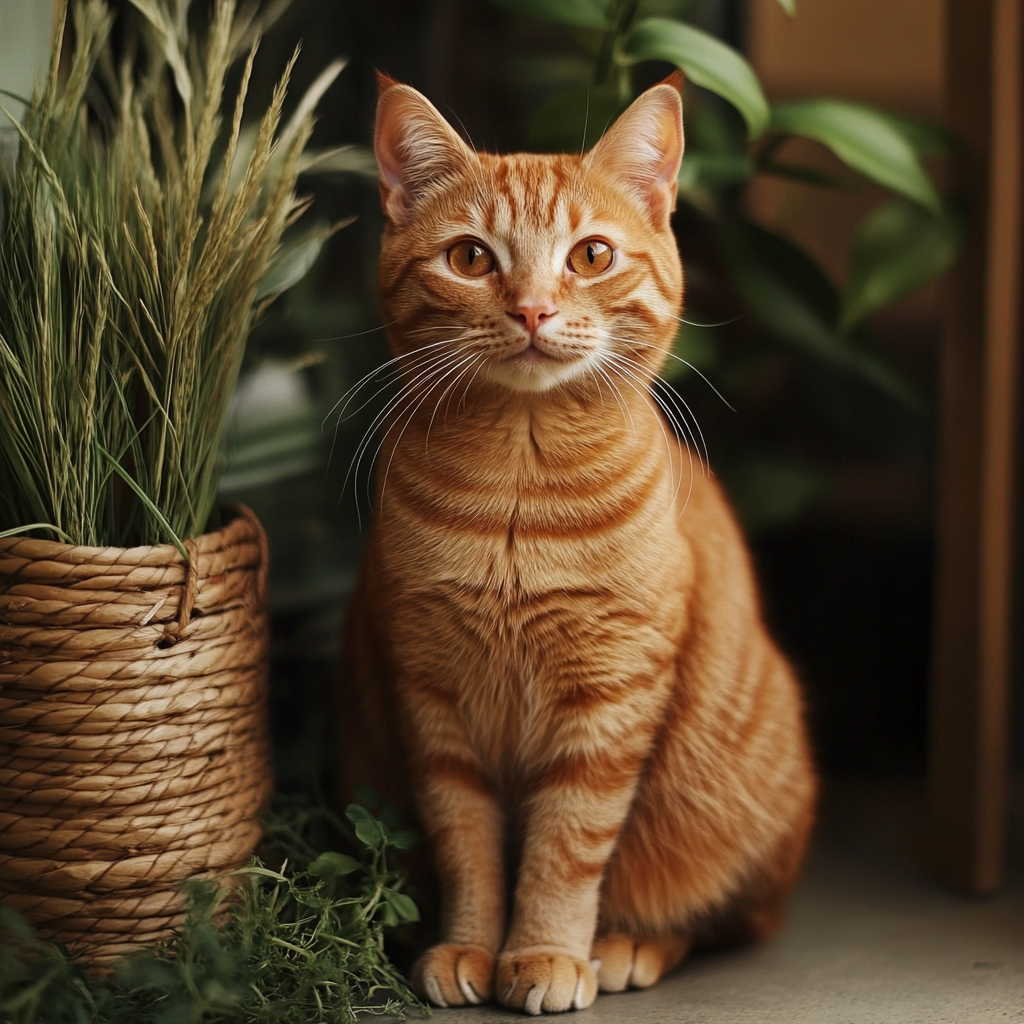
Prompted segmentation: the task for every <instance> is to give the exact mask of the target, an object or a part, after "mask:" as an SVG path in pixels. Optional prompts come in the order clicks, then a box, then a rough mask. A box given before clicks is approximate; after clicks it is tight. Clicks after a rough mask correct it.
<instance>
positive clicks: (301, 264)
mask: <svg viewBox="0 0 1024 1024" xmlns="http://www.w3.org/2000/svg"><path fill="white" fill-rule="evenodd" d="M325 237H326V236H325V232H324V230H323V229H322V228H319V229H316V230H314V231H311V232H310V233H309V234H308V235H306V236H305V237H304V238H301V239H300V240H299V241H298V242H294V243H292V244H291V245H289V246H287V247H286V248H285V249H283V250H282V252H281V254H280V255H279V256H278V257H277V259H276V260H274V262H273V263H272V264H271V265H270V266H269V267H268V268H267V272H266V273H265V274H264V275H263V278H262V279H261V281H260V283H259V287H258V288H257V289H256V301H257V302H259V301H260V299H266V298H269V297H270V296H272V295H280V294H281V292H286V291H288V289H289V288H291V287H292V286H293V285H296V284H298V283H299V282H300V281H301V280H302V279H303V278H304V277H305V276H306V274H308V273H309V268H310V267H312V266H313V264H314V263H315V262H316V258H317V256H319V255H320V250H321V249H322V248H323V245H324V239H325Z"/></svg>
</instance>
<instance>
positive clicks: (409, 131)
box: [373, 72, 477, 223]
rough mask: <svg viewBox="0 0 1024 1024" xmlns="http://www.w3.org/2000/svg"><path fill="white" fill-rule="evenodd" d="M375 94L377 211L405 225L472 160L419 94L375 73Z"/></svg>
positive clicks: (468, 165)
mask: <svg viewBox="0 0 1024 1024" xmlns="http://www.w3.org/2000/svg"><path fill="white" fill-rule="evenodd" d="M377 89H378V98H377V126H376V128H375V130H374V136H373V147H374V151H375V153H376V155H377V166H378V167H379V168H380V198H381V205H382V206H383V207H384V212H385V213H386V214H387V215H388V217H390V218H391V219H392V220H394V221H397V222H399V223H404V222H405V221H407V220H408V219H409V218H410V217H411V216H412V213H413V210H414V208H415V207H416V205H417V203H418V202H419V201H420V200H421V199H422V198H423V196H424V195H425V194H426V193H427V192H428V191H429V190H430V189H431V188H432V187H435V186H437V185H439V184H441V183H443V182H444V181H445V180H447V179H450V178H452V177H455V176H457V175H458V174H460V173H461V172H464V171H466V170H468V169H469V168H470V166H471V164H472V163H473V162H475V161H476V159H477V156H476V154H475V153H474V152H473V150H471V149H470V148H469V146H467V145H466V144H465V143H464V142H463V141H462V139H460V138H459V136H458V134H457V133H456V131H455V129H454V128H452V126H451V125H450V124H448V122H447V121H446V120H445V119H444V118H443V117H442V116H441V114H440V113H439V112H438V110H437V108H436V107H435V106H434V105H433V103H431V102H430V100H428V99H427V98H426V96H424V95H423V94H422V93H420V92H417V91H416V90H415V89H413V88H412V87H411V86H408V85H402V84H401V83H399V82H396V81H395V80H394V79H392V78H388V77H387V75H382V74H380V73H379V72H378V75H377Z"/></svg>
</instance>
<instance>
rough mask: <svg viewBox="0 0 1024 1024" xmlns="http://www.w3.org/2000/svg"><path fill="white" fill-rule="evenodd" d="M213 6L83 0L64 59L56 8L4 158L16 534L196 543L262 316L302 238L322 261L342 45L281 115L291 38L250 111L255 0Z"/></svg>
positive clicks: (0, 356) (162, 0)
mask: <svg viewBox="0 0 1024 1024" xmlns="http://www.w3.org/2000/svg"><path fill="white" fill-rule="evenodd" d="M278 6H280V5H278ZM211 8H212V14H211V15H210V18H209V24H208V26H207V30H206V31H205V33H202V32H201V33H198V34H197V33H194V32H193V31H192V28H193V26H194V25H196V24H197V23H198V22H199V21H200V20H201V19H200V18H199V17H197V16H196V15H197V14H198V13H199V12H194V13H192V14H191V15H190V11H189V0H131V6H130V7H128V5H127V4H126V5H125V7H124V11H123V13H122V14H121V15H120V16H119V17H118V18H115V16H114V13H113V12H112V10H111V8H110V7H108V5H107V4H106V3H104V2H103V0H83V2H81V3H77V4H75V5H74V6H72V7H71V9H70V16H71V20H72V26H73V36H74V41H75V45H74V50H73V54H72V56H71V60H70V64H69V67H66V68H65V67H64V66H63V65H62V55H61V39H62V38H63V36H64V34H65V33H64V31H63V26H62V28H61V29H60V30H59V31H58V34H57V36H56V39H57V42H56V43H55V44H54V47H53V52H52V58H51V61H50V66H49V71H48V73H47V76H46V80H45V83H44V84H43V85H42V86H41V87H39V88H38V89H37V90H36V93H35V95H34V97H33V99H32V101H31V104H30V106H29V109H28V112H27V114H26V116H25V119H24V124H23V125H16V126H15V127H16V129H17V132H18V135H19V137H20V139H19V142H20V145H19V151H18V156H17V159H16V162H15V164H14V166H13V167H7V168H2V169H0V189H2V192H0V199H2V202H0V537H2V536H5V535H11V534H16V533H25V532H30V531H31V532H33V533H34V534H35V535H37V536H39V537H41V538H47V539H61V540H65V541H68V542H70V543H74V544H80V545H116V546H125V547H127V546H134V545H140V544H154V543H160V542H167V541H171V542H172V543H174V544H175V545H176V546H177V547H178V548H179V550H180V551H181V553H182V554H183V555H184V554H185V549H184V547H183V545H182V541H183V540H184V539H185V538H188V537H193V536H196V535H198V534H200V533H202V532H203V531H204V530H205V529H207V525H208V521H209V519H210V516H211V513H212V512H213V510H214V506H215V503H216V497H217V485H218V476H219V470H220V455H219V450H220V441H221V433H222V430H223V426H224V421H225V417H226V414H227V410H228V403H229V400H230V397H231V394H232V390H233V388H234V385H235V381H236V378H237V375H238V370H239V366H240V364H241V361H242V356H243V352H244V348H245V342H246V338H247V336H248V334H249V331H250V329H251V327H252V325H253V322H254V320H255V318H256V317H257V316H258V314H259V313H260V311H261V309H262V307H263V305H265V304H266V303H267V302H269V301H270V300H271V299H272V298H273V297H274V293H275V292H276V291H280V290H283V289H284V288H285V287H287V286H288V285H289V284H291V283H294V276H295V275H294V274H291V273H290V272H289V258H290V257H292V258H294V256H295V254H296V252H299V253H300V254H301V256H302V258H303V261H304V262H307V263H308V258H307V256H308V251H309V243H310V238H311V235H312V237H313V238H314V239H315V238H317V237H319V238H321V239H322V238H323V237H325V236H326V235H327V234H328V233H329V231H330V229H327V228H321V227H317V228H314V229H313V231H312V232H307V233H306V235H305V236H304V237H301V238H298V239H290V240H289V241H287V242H285V232H286V231H288V229H289V228H291V226H292V225H293V224H294V222H295V221H296V219H297V218H298V217H299V216H300V215H301V213H302V212H303V210H304V209H305V207H306V205H307V203H306V202H305V201H304V200H303V199H301V198H299V197H298V196H297V194H296V182H297V178H298V175H299V173H300V169H301V167H302V159H303V150H304V148H305V146H306V143H307V141H308V139H309V136H310V132H311V130H312V124H313V110H314V107H315V105H316V102H317V100H318V98H319V96H320V95H321V94H322V92H323V91H324V89H326V88H327V86H328V85H329V84H330V82H331V81H332V80H333V78H334V77H335V76H336V75H337V74H338V72H339V71H340V70H341V63H340V62H336V63H335V64H333V65H332V66H331V67H329V68H328V69H327V70H326V71H325V72H324V73H323V74H322V75H321V76H320V77H319V78H318V79H317V80H316V82H315V83H314V85H313V86H312V87H311V88H310V91H309V92H308V93H307V95H306V96H305V97H304V98H303V99H302V101H301V102H300V103H299V104H298V106H297V108H296V110H295V113H294V114H293V116H292V117H291V119H290V120H288V121H287V122H284V119H283V112H284V106H285V95H286V91H287V87H288V82H289V77H290V75H291V71H292V67H293V65H294V62H295V57H293V58H292V60H291V62H289V64H288V66H287V68H286V69H285V72H284V74H283V76H282V77H281V80H280V81H279V83H278V84H277V87H276V89H275V90H274V94H273V99H272V101H271V103H270V106H269V108H268V109H267V111H266V113H265V114H264V115H263V117H262V119H261V120H260V122H259V127H258V130H257V131H255V132H254V133H253V132H246V131H244V130H243V127H242V115H243V109H244V105H245V100H246V93H247V90H248V85H249V80H250V74H251V71H252V67H253V62H254V59H255V57H256V52H257V48H258V40H259V33H260V28H261V26H260V24H259V20H258V17H257V14H256V7H255V5H247V6H246V7H245V8H243V9H239V10H236V8H235V4H234V3H233V2H232V0H215V2H214V3H213V4H212V5H211ZM203 14H204V15H205V11H204V12H203ZM65 16H67V12H66V13H65ZM296 56H297V55H296ZM240 59H244V68H243V70H242V74H241V84H240V86H239V88H238V91H237V94H236V95H235V96H234V98H233V101H232V102H230V103H229V104H228V108H229V110H230V114H229V115H228V116H226V117H223V118H222V108H223V107H224V106H225V89H226V82H227V79H228V73H229V70H230V69H231V67H232V65H233V64H234V63H235V62H236V60H240ZM2 99H3V97H0V101H2ZM222 121H224V122H226V124H224V123H222ZM225 129H226V130H225ZM186 557H187V555H186Z"/></svg>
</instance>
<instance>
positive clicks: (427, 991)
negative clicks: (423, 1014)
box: [411, 942, 494, 1006]
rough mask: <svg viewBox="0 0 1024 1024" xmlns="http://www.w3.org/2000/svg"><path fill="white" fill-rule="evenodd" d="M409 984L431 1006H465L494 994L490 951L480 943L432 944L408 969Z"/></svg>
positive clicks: (484, 999) (479, 1001) (492, 965)
mask: <svg viewBox="0 0 1024 1024" xmlns="http://www.w3.org/2000/svg"><path fill="white" fill-rule="evenodd" d="M411 981H412V987H413V989H415V991H416V992H417V993H418V994H419V995H421V996H422V997H423V998H424V999H429V1000H430V1002H432V1003H433V1004H434V1005H435V1006H467V1005H471V1004H472V1005H475V1004H476V1003H485V1002H487V1001H489V1000H490V999H491V998H492V996H493V994H494V955H493V954H492V953H489V952H488V951H487V950H486V949H484V948H483V946H468V945H467V946H460V945H457V944H456V943H454V942H446V943H442V944H441V945H439V946H432V947H431V948H430V949H428V950H427V951H426V953H424V954H423V956H421V957H420V958H419V960H417V961H416V965H415V966H414V967H413V969H412V978H411Z"/></svg>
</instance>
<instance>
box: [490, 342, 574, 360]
mask: <svg viewBox="0 0 1024 1024" xmlns="http://www.w3.org/2000/svg"><path fill="white" fill-rule="evenodd" d="M504 361H505V362H506V363H525V364H526V365H530V364H533V363H538V364H540V363H564V362H565V360H564V359H561V358H559V357H558V356H556V355H555V354H554V353H552V352H550V351H548V350H547V349H546V348H541V346H540V345H538V344H537V342H536V340H533V341H531V342H530V343H529V345H527V346H526V347H525V348H521V349H520V350H519V351H518V352H514V353H513V354H512V355H510V356H509V357H508V358H507V359H505V360H504Z"/></svg>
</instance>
